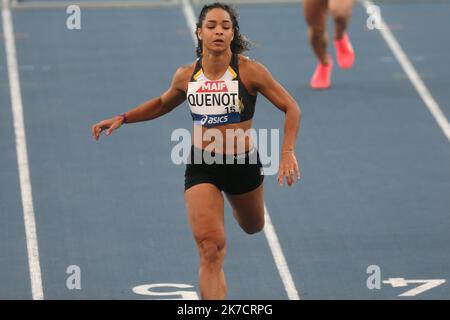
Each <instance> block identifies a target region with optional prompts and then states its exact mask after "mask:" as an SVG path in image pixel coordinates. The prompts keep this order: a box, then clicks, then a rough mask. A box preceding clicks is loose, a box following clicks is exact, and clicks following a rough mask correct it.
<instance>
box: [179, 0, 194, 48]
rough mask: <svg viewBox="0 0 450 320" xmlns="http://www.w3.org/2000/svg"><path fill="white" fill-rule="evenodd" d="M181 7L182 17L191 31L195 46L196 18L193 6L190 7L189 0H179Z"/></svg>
mask: <svg viewBox="0 0 450 320" xmlns="http://www.w3.org/2000/svg"><path fill="white" fill-rule="evenodd" d="M181 7H182V9H183V14H184V17H185V18H186V23H187V25H188V28H189V30H190V31H191V36H192V40H193V41H194V44H195V45H196V46H197V37H196V36H195V29H196V28H197V23H196V21H197V19H196V18H195V13H194V8H192V5H191V2H190V1H189V0H181Z"/></svg>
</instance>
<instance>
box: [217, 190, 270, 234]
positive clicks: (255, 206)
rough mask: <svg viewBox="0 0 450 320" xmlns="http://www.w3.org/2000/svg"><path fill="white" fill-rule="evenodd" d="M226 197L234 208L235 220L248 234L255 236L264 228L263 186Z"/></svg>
mask: <svg viewBox="0 0 450 320" xmlns="http://www.w3.org/2000/svg"><path fill="white" fill-rule="evenodd" d="M225 195H226V197H227V199H228V201H229V202H230V204H231V207H232V208H233V215H234V218H235V219H236V220H237V222H238V223H239V225H240V226H241V228H242V229H243V230H244V231H245V232H246V233H248V234H253V233H256V232H259V231H261V230H262V229H263V228H264V196H263V184H261V185H260V186H259V187H257V188H256V189H254V190H252V191H250V192H247V193H243V194H237V195H236V194H228V193H225Z"/></svg>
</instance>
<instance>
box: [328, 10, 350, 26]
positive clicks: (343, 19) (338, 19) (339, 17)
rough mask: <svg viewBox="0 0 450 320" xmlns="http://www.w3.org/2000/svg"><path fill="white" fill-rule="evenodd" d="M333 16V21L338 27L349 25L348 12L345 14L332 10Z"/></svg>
mask: <svg viewBox="0 0 450 320" xmlns="http://www.w3.org/2000/svg"><path fill="white" fill-rule="evenodd" d="M331 15H332V16H333V20H334V23H335V24H338V25H343V26H345V25H347V22H348V20H349V18H350V17H349V15H348V14H347V13H346V12H343V11H342V10H336V9H334V10H331Z"/></svg>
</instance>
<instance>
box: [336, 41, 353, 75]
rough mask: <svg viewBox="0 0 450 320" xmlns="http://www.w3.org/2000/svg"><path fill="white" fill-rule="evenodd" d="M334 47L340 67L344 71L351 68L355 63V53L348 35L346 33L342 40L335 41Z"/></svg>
mask: <svg viewBox="0 0 450 320" xmlns="http://www.w3.org/2000/svg"><path fill="white" fill-rule="evenodd" d="M334 47H335V49H336V58H337V61H338V64H339V67H341V68H342V69H349V68H351V67H352V65H353V62H354V61H355V52H354V51H353V47H352V44H351V43H350V39H349V38H348V34H347V33H344V35H343V36H342V38H341V39H340V40H338V39H334Z"/></svg>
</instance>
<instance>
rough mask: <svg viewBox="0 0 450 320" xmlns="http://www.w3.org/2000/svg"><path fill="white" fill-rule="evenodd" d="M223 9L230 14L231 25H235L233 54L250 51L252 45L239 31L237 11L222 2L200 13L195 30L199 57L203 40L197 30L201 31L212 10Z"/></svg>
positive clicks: (205, 6)
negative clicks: (207, 15)
mask: <svg viewBox="0 0 450 320" xmlns="http://www.w3.org/2000/svg"><path fill="white" fill-rule="evenodd" d="M216 8H219V9H223V10H225V11H226V12H228V14H229V15H230V17H231V23H232V24H233V30H234V38H233V40H232V41H231V51H232V52H233V53H242V52H244V51H247V50H250V48H251V45H252V43H251V42H250V41H249V40H248V39H247V38H246V37H245V36H244V35H242V34H241V33H240V31H239V22H238V18H239V15H238V13H237V11H236V9H234V8H233V7H232V6H230V5H228V4H225V3H221V2H215V3H212V4H209V5H204V6H203V8H202V11H201V12H200V15H199V17H198V22H197V29H196V30H195V36H196V37H197V42H198V46H197V49H196V53H197V57H201V56H202V50H203V47H202V40H200V39H199V38H198V34H197V30H198V29H200V28H201V27H202V25H203V21H204V20H205V17H206V14H207V13H208V12H209V11H210V10H212V9H216Z"/></svg>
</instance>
